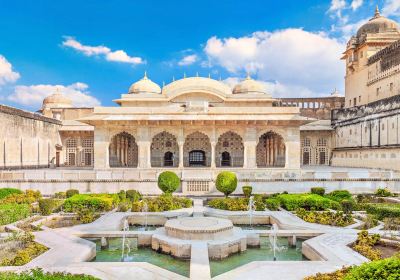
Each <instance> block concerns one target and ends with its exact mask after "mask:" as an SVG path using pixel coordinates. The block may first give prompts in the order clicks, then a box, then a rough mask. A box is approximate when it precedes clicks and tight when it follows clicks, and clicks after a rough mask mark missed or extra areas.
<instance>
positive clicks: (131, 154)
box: [108, 132, 138, 168]
mask: <svg viewBox="0 0 400 280" xmlns="http://www.w3.org/2000/svg"><path fill="white" fill-rule="evenodd" d="M108 149H109V163H110V167H130V168H132V167H137V166H138V146H137V143H136V140H135V137H133V136H132V135H131V134H129V133H127V132H121V133H118V134H116V135H114V136H113V137H112V138H111V142H110V145H109V148H108Z"/></svg>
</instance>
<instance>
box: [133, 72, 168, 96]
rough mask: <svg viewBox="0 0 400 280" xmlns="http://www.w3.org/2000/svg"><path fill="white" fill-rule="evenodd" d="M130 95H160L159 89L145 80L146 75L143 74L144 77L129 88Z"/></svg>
mask: <svg viewBox="0 0 400 280" xmlns="http://www.w3.org/2000/svg"><path fill="white" fill-rule="evenodd" d="M128 93H130V94H139V93H161V88H160V86H159V85H157V84H156V83H155V82H153V81H152V80H150V79H149V78H147V75H146V73H144V77H143V78H142V79H141V80H139V81H137V82H135V83H133V84H132V85H131V87H130V88H129V92H128Z"/></svg>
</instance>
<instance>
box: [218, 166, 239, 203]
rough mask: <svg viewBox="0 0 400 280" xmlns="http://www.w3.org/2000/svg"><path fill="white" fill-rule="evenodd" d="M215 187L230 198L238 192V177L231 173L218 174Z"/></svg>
mask: <svg viewBox="0 0 400 280" xmlns="http://www.w3.org/2000/svg"><path fill="white" fill-rule="evenodd" d="M215 186H216V187H217V190H219V191H220V192H222V193H223V194H224V195H225V197H228V195H230V194H231V193H233V192H234V191H235V190H236V187H237V177H236V174H235V173H233V172H229V171H222V172H221V173H219V174H218V176H217V179H216V181H215Z"/></svg>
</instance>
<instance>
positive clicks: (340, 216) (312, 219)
mask: <svg viewBox="0 0 400 280" xmlns="http://www.w3.org/2000/svg"><path fill="white" fill-rule="evenodd" d="M296 215H297V216H298V217H299V218H300V219H303V220H304V221H306V222H309V223H317V224H321V225H331V226H337V227H345V226H348V225H351V224H353V223H354V220H353V217H352V216H351V215H349V214H344V213H343V212H340V211H337V212H331V211H318V212H317V211H306V210H305V209H303V208H300V209H297V211H296Z"/></svg>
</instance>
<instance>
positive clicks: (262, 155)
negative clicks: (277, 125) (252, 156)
mask: <svg viewBox="0 0 400 280" xmlns="http://www.w3.org/2000/svg"><path fill="white" fill-rule="evenodd" d="M285 163H286V147H285V142H284V140H283V137H282V136H280V135H279V134H277V133H275V132H272V131H270V132H267V133H264V134H263V135H261V137H260V139H259V141H258V144H257V167H266V168H271V167H285Z"/></svg>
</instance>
